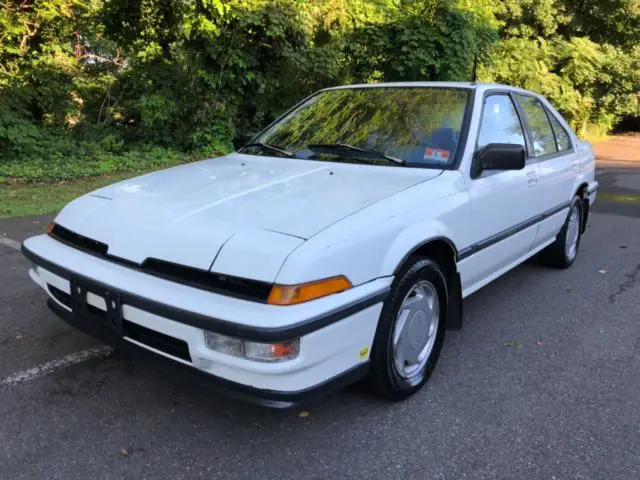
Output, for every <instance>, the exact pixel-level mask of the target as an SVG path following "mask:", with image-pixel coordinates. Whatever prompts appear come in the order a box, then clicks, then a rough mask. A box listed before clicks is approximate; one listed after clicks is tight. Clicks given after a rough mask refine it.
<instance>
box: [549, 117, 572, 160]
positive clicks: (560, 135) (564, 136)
mask: <svg viewBox="0 0 640 480" xmlns="http://www.w3.org/2000/svg"><path fill="white" fill-rule="evenodd" d="M549 118H550V119H551V126H552V127H553V133H555V134H556V143H557V144H558V151H559V152H564V151H566V150H571V140H570V139H569V134H568V133H567V131H566V130H565V129H564V127H563V126H562V125H561V124H560V122H559V121H558V120H557V119H556V117H554V116H553V115H552V114H551V112H549Z"/></svg>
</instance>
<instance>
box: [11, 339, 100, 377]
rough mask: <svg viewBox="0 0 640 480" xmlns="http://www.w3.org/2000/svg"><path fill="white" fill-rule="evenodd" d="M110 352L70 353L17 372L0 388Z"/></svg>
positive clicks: (92, 350) (89, 350)
mask: <svg viewBox="0 0 640 480" xmlns="http://www.w3.org/2000/svg"><path fill="white" fill-rule="evenodd" d="M111 351H112V348H111V347H105V346H101V347H95V348H89V349H87V350H82V351H81V352H76V353H72V354H70V355H67V356H66V357H62V358H58V359H57V360H52V361H50V362H47V363H43V364H42V365H38V366H35V367H32V368H28V369H27V370H23V371H22V372H17V373H14V374H13V375H9V376H8V377H7V378H5V379H4V380H2V381H1V382H0V387H4V386H13V385H18V384H20V383H24V382H28V381H29V380H33V379H35V378H38V377H43V376H45V375H49V374H51V373H54V372H55V371H57V370H60V369H63V368H65V367H68V366H71V365H75V364H77V363H82V362H85V361H87V360H91V359H92V358H96V357H100V356H103V355H107V354H109V353H111Z"/></svg>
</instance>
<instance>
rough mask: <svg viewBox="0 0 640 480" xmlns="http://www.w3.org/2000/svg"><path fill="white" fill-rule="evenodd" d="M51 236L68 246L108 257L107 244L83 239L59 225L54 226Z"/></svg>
mask: <svg viewBox="0 0 640 480" xmlns="http://www.w3.org/2000/svg"><path fill="white" fill-rule="evenodd" d="M50 235H51V236H52V237H53V238H55V239H56V240H60V241H61V242H63V243H66V244H67V245H70V246H72V247H75V248H77V249H79V250H83V251H85V252H88V253H93V254H97V255H106V254H107V250H109V246H108V245H107V244H106V243H102V242H98V241H97V240H93V239H91V238H87V237H83V236H82V235H79V234H77V233H75V232H72V231H71V230H69V229H67V228H64V227H62V226H60V225H58V224H57V223H56V224H55V225H54V226H53V230H51V233H50Z"/></svg>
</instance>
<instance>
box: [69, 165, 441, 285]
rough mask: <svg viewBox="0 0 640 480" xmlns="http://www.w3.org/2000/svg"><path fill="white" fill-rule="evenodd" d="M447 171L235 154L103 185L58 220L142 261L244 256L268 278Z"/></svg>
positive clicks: (205, 263)
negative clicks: (332, 230)
mask: <svg viewBox="0 0 640 480" xmlns="http://www.w3.org/2000/svg"><path fill="white" fill-rule="evenodd" d="M440 173H441V170H426V169H414V168H399V167H388V168H387V167H372V166H368V165H354V164H338V163H330V162H316V161H307V160H291V159H281V158H273V157H257V156H250V155H241V154H232V155H229V156H226V157H222V158H216V159H210V160H205V161H201V162H196V163H191V164H186V165H181V166H178V167H174V168H170V169H166V170H162V171H159V172H155V173H151V174H147V175H142V176H140V177H136V178H133V179H131V180H127V181H124V182H119V183H116V184H113V185H110V186H107V187H104V188H101V189H99V190H96V191H94V192H92V193H90V194H88V195H85V196H84V197H81V198H80V199H78V200H76V201H74V202H72V203H71V204H69V205H68V206H67V207H66V208H65V209H64V210H63V211H62V212H61V214H60V215H59V217H58V220H57V221H58V222H59V223H61V224H62V225H63V226H65V227H67V228H69V229H70V230H73V231H75V232H76V233H79V234H81V235H84V236H87V237H89V238H93V239H94V240H98V241H101V242H104V243H107V244H108V245H109V254H110V255H114V256H118V257H121V258H124V259H127V260H130V261H133V262H136V263H142V261H144V260H145V259H146V258H148V257H153V258H158V259H162V260H167V261H172V262H175V263H180V264H184V265H188V266H192V267H195V268H201V269H207V270H208V269H210V268H213V270H215V271H217V272H220V273H229V274H234V275H235V274H239V273H243V272H238V270H239V269H238V268H237V264H238V263H245V264H246V265H245V266H244V267H243V268H242V269H240V270H243V271H244V270H246V271H247V272H254V273H251V274H247V275H245V276H249V277H250V278H251V277H255V276H256V275H258V276H261V277H271V276H273V275H274V274H273V271H274V270H275V271H276V273H277V270H278V269H279V268H280V266H281V265H282V262H283V261H284V259H285V258H286V256H287V255H288V254H289V253H290V252H291V251H292V250H293V249H295V248H296V247H297V246H298V245H299V244H300V243H302V242H303V241H304V240H306V239H308V238H310V237H312V236H313V235H315V234H316V233H318V232H320V231H321V230H323V229H325V228H326V227H328V226H329V225H332V224H333V223H335V222H338V221H339V220H341V219H343V218H345V217H347V216H349V215H351V214H353V213H354V212H356V211H358V210H361V209H363V208H365V207H367V206H369V205H372V204H374V203H376V202H379V201H380V200H382V199H384V198H386V197H388V196H390V195H393V194H395V193H397V192H399V191H401V190H404V189H406V188H409V187H411V186H413V185H415V184H417V183H420V182H423V181H425V180H428V179H430V178H433V177H435V176H437V175H439V174H440ZM274 252H275V253H274ZM252 253H255V255H254V254H252ZM230 255H231V256H232V257H240V258H235V259H234V258H230ZM214 259H215V262H214ZM249 262H259V263H260V264H262V265H263V266H264V265H266V264H270V262H271V263H272V264H273V265H271V266H269V265H267V266H266V267H264V268H265V269H266V270H269V273H268V274H265V275H259V274H256V273H255V271H256V270H260V269H261V268H263V267H259V266H256V265H255V264H253V265H251V264H250V263H249ZM233 264H236V267H234V266H233ZM225 270H227V271H225ZM239 276H241V275H239Z"/></svg>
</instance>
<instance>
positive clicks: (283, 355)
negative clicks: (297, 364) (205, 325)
mask: <svg viewBox="0 0 640 480" xmlns="http://www.w3.org/2000/svg"><path fill="white" fill-rule="evenodd" d="M204 341H205V344H206V345H207V348H209V349H211V350H215V351H216V352H220V353H224V354H226V355H231V356H234V357H241V358H246V359H248V360H255V361H258V362H282V361H285V360H292V359H294V358H296V357H297V356H298V355H299V354H300V339H295V340H291V341H288V342H281V343H259V342H249V341H245V340H240V339H238V338H233V337H228V336H226V335H221V334H219V333H214V332H208V331H206V330H205V332H204Z"/></svg>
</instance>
